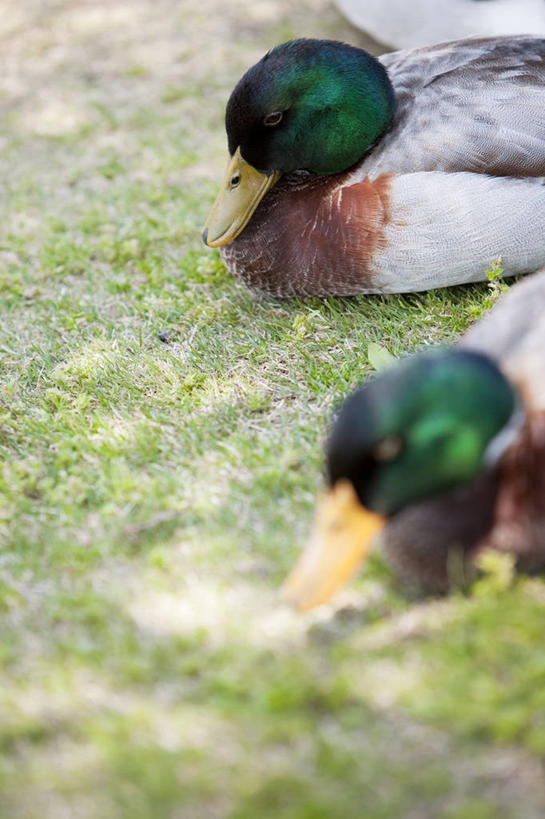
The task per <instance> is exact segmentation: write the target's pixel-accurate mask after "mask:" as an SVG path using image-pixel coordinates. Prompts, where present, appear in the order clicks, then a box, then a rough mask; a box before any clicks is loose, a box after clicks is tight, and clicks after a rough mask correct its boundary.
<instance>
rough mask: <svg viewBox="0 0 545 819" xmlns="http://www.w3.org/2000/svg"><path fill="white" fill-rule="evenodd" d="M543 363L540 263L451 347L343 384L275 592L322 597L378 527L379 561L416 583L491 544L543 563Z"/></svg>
mask: <svg viewBox="0 0 545 819" xmlns="http://www.w3.org/2000/svg"><path fill="white" fill-rule="evenodd" d="M544 373H545V272H541V273H538V274H536V275H535V276H532V277H530V278H528V279H526V280H525V281H523V282H522V283H518V284H517V285H515V286H514V287H513V288H512V289H510V291H509V292H508V294H507V295H506V296H505V297H504V298H503V300H502V301H500V302H499V303H498V304H497V305H496V306H495V307H494V308H493V309H492V310H491V311H490V312H489V313H488V314H487V315H486V316H485V317H484V318H483V319H481V321H479V322H478V323H477V324H476V325H474V327H473V328H472V329H471V330H470V331H469V332H468V333H467V334H466V335H465V336H464V337H463V339H462V340H461V341H460V342H459V343H458V344H457V345H456V346H455V347H453V348H450V349H444V350H435V351H431V352H422V353H420V354H416V355H414V356H411V357H409V358H407V359H404V360H402V361H401V362H397V363H395V364H393V365H392V366H391V367H389V368H387V369H385V370H384V371H383V372H381V373H380V374H378V375H377V376H376V377H375V378H374V379H373V380H370V381H368V382H367V383H366V384H365V385H364V386H363V387H361V388H360V389H358V390H357V391H356V392H354V393H353V394H352V395H351V396H350V397H349V398H348V400H347V401H346V403H345V404H344V405H343V407H342V408H341V410H340V412H339V415H338V417H337V420H336V421H335V423H334V425H333V428H332V431H331V434H330V437H329V441H328V444H327V456H326V461H327V468H326V471H327V490H326V492H325V494H324V496H323V498H322V500H321V502H320V503H319V504H318V508H317V515H316V524H315V529H314V533H313V535H312V536H311V538H310V541H309V544H308V545H307V548H306V549H305V550H304V551H303V553H302V555H301V558H300V560H299V563H298V564H297V565H296V566H295V568H294V569H293V571H292V573H291V575H290V576H289V577H288V579H287V581H286V583H285V585H284V590H283V591H284V596H285V597H286V598H287V599H288V600H290V601H291V602H292V603H294V604H295V605H296V606H297V607H299V608H300V609H306V608H311V607H312V606H315V605H317V604H319V603H322V602H325V601H326V600H328V599H329V597H330V596H331V595H332V594H333V592H334V591H335V589H336V588H337V587H338V586H339V585H340V584H341V583H343V582H345V581H346V580H347V579H348V578H349V577H350V576H351V574H352V573H353V572H354V571H355V569H356V567H357V566H358V565H359V563H360V562H361V561H362V560H363V559H364V557H365V556H366V555H367V553H368V551H369V547H370V545H371V544H372V542H373V540H374V538H375V536H376V535H378V534H379V533H380V532H381V531H382V544H383V548H384V552H385V554H386V557H387V559H388V560H389V562H390V563H391V564H392V565H393V567H394V569H396V570H397V571H398V573H399V574H400V575H401V576H402V577H403V578H404V579H405V580H406V581H408V582H409V583H411V584H413V585H416V586H418V587H419V588H420V589H425V590H431V591H446V590H447V589H448V587H449V585H451V584H452V583H457V582H460V581H464V582H466V581H467V580H468V579H469V578H470V576H471V570H472V566H473V565H474V560H475V558H476V557H477V555H479V554H480V553H481V552H482V551H483V550H484V549H488V548H489V549H496V550H499V551H501V552H508V553H512V554H513V555H514V556H515V558H516V562H517V565H518V567H519V568H521V569H523V570H527V571H534V570H536V569H539V568H545V503H544V498H545V378H544ZM384 527H385V528H384Z"/></svg>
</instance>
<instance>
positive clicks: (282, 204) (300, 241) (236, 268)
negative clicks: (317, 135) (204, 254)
mask: <svg viewBox="0 0 545 819" xmlns="http://www.w3.org/2000/svg"><path fill="white" fill-rule="evenodd" d="M389 181H390V175H389V174H384V175H382V176H380V177H378V178H377V179H375V180H374V181H372V182H371V181H370V180H369V179H364V180H363V181H356V182H352V181H351V175H350V173H349V172H348V173H346V174H342V175H338V174H337V175H335V176H334V177H315V176H311V175H310V174H291V175H290V176H287V177H285V178H284V179H282V180H281V181H280V182H279V183H278V184H277V185H276V186H275V187H274V188H273V189H272V190H271V191H270V192H269V193H268V195H267V196H266V197H265V198H264V199H263V200H262V202H261V203H260V205H259V207H258V208H257V210H256V212H255V214H254V216H253V217H252V220H251V222H250V224H249V225H248V226H247V227H246V229H245V230H244V232H243V233H242V234H241V235H240V236H239V237H238V238H237V239H235V241H234V242H231V244H229V245H226V246H225V247H224V248H222V256H223V258H224V260H225V262H226V264H227V265H228V266H229V268H230V269H231V270H233V272H234V273H235V275H238V276H240V278H241V279H242V280H243V281H244V282H245V283H246V284H247V285H248V286H249V287H259V288H260V289H264V290H267V291H268V292H269V293H271V294H273V295H275V296H292V295H295V294H297V295H303V296H322V295H326V294H328V293H335V294H337V295H353V294H355V293H361V292H362V290H370V289H372V288H373V279H372V275H371V272H370V266H371V261H372V259H373V257H374V255H375V253H376V252H377V250H379V249H380V248H382V247H383V246H384V244H385V238H384V229H385V227H386V226H387V225H388V223H389V221H390V209H389ZM339 248H343V255H342V258H341V259H340V258H339Z"/></svg>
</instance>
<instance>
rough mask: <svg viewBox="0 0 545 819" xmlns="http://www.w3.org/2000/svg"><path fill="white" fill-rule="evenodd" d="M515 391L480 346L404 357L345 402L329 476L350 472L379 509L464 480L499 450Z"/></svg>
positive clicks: (393, 508)
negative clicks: (478, 351) (471, 350)
mask: <svg viewBox="0 0 545 819" xmlns="http://www.w3.org/2000/svg"><path fill="white" fill-rule="evenodd" d="M516 407H517V396H516V393H515V391H514V388H513V387H512V386H511V385H510V384H509V382H508V381H507V380H506V379H505V377H504V376H503V375H502V374H501V373H500V371H499V370H498V368H497V367H496V366H495V365H494V364H493V363H492V362H491V361H490V360H489V359H488V358H486V357H485V356H483V355H481V354H479V353H473V352H465V351H452V352H445V353H437V352H436V353H426V354H421V355H417V356H413V357H412V358H409V359H406V360H405V361H403V362H401V363H400V364H399V365H396V366H394V367H392V368H391V369H389V370H386V371H385V372H384V373H383V374H381V375H379V376H378V377H377V378H376V379H374V380H373V381H370V382H368V383H367V384H366V385H365V386H364V387H362V388H361V389H359V390H358V391H357V392H355V393H354V394H353V395H352V396H351V397H350V398H349V399H348V400H347V401H346V403H345V404H344V406H343V408H342V410H341V412H340V414H339V417H338V419H337V421H336V423H335V425H334V428H333V430H332V433H331V437H330V440H329V445H328V453H327V466H328V476H329V482H330V484H331V485H332V486H334V485H335V484H336V483H337V481H339V480H341V479H343V478H344V479H347V480H348V481H349V482H350V483H351V484H352V485H353V486H354V489H355V490H356V493H357V496H358V498H359V501H360V503H361V504H362V505H363V506H364V507H366V508H367V509H369V510H371V511H373V512H377V513H379V514H381V515H386V516H389V515H392V514H395V513H396V512H398V511H400V510H401V509H402V508H403V507H405V506H407V505H408V504H410V503H412V502H415V501H420V500H424V499H426V498H428V497H431V496H434V495H437V494H440V493H444V492H447V491H449V490H452V489H455V488H456V487H459V486H463V485H464V484H467V483H469V482H470V481H472V480H473V479H474V478H476V477H477V476H478V475H479V474H480V473H481V472H483V471H484V470H485V469H486V468H487V464H488V462H489V461H490V459H491V456H492V453H493V452H494V451H495V453H496V454H497V452H498V451H499V450H500V446H499V445H498V446H496V447H495V448H494V444H493V442H496V444H498V442H499V440H500V439H499V438H498V436H499V435H500V433H502V431H504V430H505V428H506V426H509V422H510V419H512V418H513V415H514V412H515V409H516Z"/></svg>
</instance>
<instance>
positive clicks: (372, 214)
mask: <svg viewBox="0 0 545 819" xmlns="http://www.w3.org/2000/svg"><path fill="white" fill-rule="evenodd" d="M544 80H545V40H536V39H531V38H529V37H519V38H498V39H483V40H464V41H460V42H453V43H446V44H442V45H440V46H435V47H430V48H426V49H420V50H418V51H413V52H402V53H397V54H388V55H385V56H383V57H381V58H380V59H375V58H374V57H372V56H371V55H370V54H368V53H367V52H365V51H363V50H362V49H358V48H353V47H352V46H349V45H345V44H343V43H338V42H334V41H327V40H294V41H291V42H288V43H284V44H283V45H280V46H278V47H277V48H274V49H273V50H272V51H270V52H269V53H268V54H266V55H265V56H264V57H263V59H262V60H261V61H260V62H259V63H257V64H256V65H255V66H253V68H251V69H250V70H249V71H248V72H247V73H246V74H245V75H244V76H243V77H242V79H241V80H240V81H239V83H238V84H237V86H236V88H235V89H234V91H233V93H232V94H231V97H230V99H229V101H228V103H227V111H226V128H227V136H228V145H229V152H230V157H231V158H230V160H229V163H228V167H227V171H226V175H225V179H224V182H223V187H222V189H221V190H220V193H219V195H218V198H217V199H216V202H215V204H214V206H213V207H212V210H211V212H210V215H209V217H208V221H207V223H206V226H205V229H204V233H203V238H204V241H205V243H206V244H208V245H209V246H211V247H221V255H222V257H223V259H224V261H225V263H226V264H227V266H228V267H229V268H230V270H231V271H233V273H234V274H235V275H237V276H239V277H240V278H242V279H243V280H244V281H245V282H246V284H248V285H249V286H251V287H257V288H260V289H262V290H265V291H268V292H269V293H271V294H274V295H277V296H292V295H301V296H309V295H320V296H323V295H328V294H331V295H353V294H358V293H392V292H407V291H413V290H427V289H429V288H434V287H442V286H445V285H452V284H460V283H462V282H472V281H478V280H482V279H484V278H485V271H486V270H487V268H488V267H489V266H490V264H491V262H493V261H495V260H496V259H497V258H498V257H501V260H502V267H503V269H504V274H505V275H507V276H510V275H513V274H515V273H521V272H529V271H534V270H536V269H537V268H538V267H540V266H541V265H543V264H544V263H545V186H543V184H542V182H543V176H544V175H545V116H544V115H543V111H544V110H545V82H544Z"/></svg>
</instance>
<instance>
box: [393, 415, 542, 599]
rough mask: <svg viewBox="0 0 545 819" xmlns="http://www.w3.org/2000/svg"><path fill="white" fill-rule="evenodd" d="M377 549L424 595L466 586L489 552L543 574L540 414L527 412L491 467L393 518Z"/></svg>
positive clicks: (524, 569)
mask: <svg viewBox="0 0 545 819" xmlns="http://www.w3.org/2000/svg"><path fill="white" fill-rule="evenodd" d="M383 548H384V553H385V555H386V557H387V559H388V562H389V563H390V564H391V565H392V566H393V568H394V569H395V571H396V572H397V574H398V575H399V576H400V577H401V578H402V579H403V580H405V581H406V582H407V583H409V585H412V586H414V587H417V588H418V589H419V590H422V589H423V590H426V591H446V590H447V589H448V587H449V586H452V585H459V584H464V583H465V582H467V581H468V580H469V579H470V578H471V577H472V575H473V574H474V569H473V568H472V563H473V560H474V558H475V556H476V555H477V554H478V553H479V552H481V551H482V550H484V549H489V548H492V549H497V550H499V551H503V552H510V553H511V554H513V555H514V556H515V558H516V562H517V567H518V568H519V569H521V570H522V571H528V572H532V571H537V570H543V569H544V568H545V411H539V412H532V413H531V414H529V416H528V419H527V420H526V422H525V425H524V427H523V429H522V430H521V433H520V435H519V437H518V439H517V441H516V442H515V443H514V444H513V445H512V446H511V447H510V448H509V450H508V451H507V452H506V454H505V456H504V458H503V460H502V462H501V464H500V465H499V466H498V467H497V468H496V469H495V470H493V471H490V472H486V473H483V474H482V475H480V476H479V477H478V478H477V479H476V480H475V481H473V483H471V484H469V485H468V486H466V487H462V488H461V489H458V490H456V491H455V492H452V493H449V494H448V495H442V496H440V497H438V498H436V499H433V500H428V501H425V502H422V503H417V504H413V505H412V506H409V507H407V508H406V509H404V510H403V511H402V512H400V513H399V514H398V515H396V516H395V517H394V518H393V519H392V520H391V521H390V522H389V524H388V526H387V528H386V530H385V533H384V536H383Z"/></svg>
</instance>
